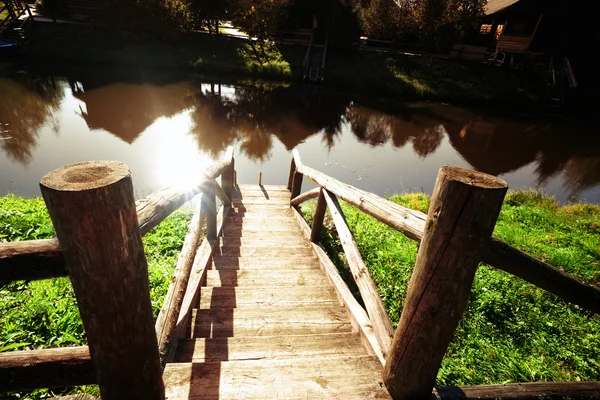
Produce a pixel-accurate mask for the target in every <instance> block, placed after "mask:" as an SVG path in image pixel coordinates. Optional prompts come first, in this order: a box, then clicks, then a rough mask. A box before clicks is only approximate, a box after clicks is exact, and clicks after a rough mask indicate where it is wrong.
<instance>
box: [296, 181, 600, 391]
mask: <svg viewBox="0 0 600 400" xmlns="http://www.w3.org/2000/svg"><path fill="white" fill-rule="evenodd" d="M389 199H390V200H391V201H393V202H395V203H398V204H401V205H403V206H405V207H409V208H414V209H419V210H421V211H423V212H426V211H427V208H428V205H429V200H428V199H427V197H426V196H425V195H423V194H404V195H394V196H391V197H390V198H389ZM312 207H314V204H313V205H312V206H307V207H304V208H303V211H304V213H305V215H306V214H309V215H312ZM342 207H343V210H344V213H345V214H346V218H347V221H348V224H349V226H350V229H351V230H352V232H353V234H354V237H355V239H356V242H357V244H358V246H359V249H360V252H361V254H362V256H363V258H364V260H365V263H366V264H367V266H368V267H369V271H370V273H371V276H372V277H373V280H374V281H375V283H376V284H377V286H378V288H379V291H380V295H381V297H382V299H383V301H384V304H385V306H386V308H387V311H388V314H389V316H390V318H391V320H392V322H393V323H394V324H396V323H397V322H398V320H399V317H400V312H401V311H402V306H403V302H404V298H405V295H406V290H407V285H408V281H409V279H410V274H411V273H412V268H413V266H414V263H415V260H416V254H417V243H416V242H414V241H412V240H410V239H408V238H406V237H405V236H404V235H402V234H400V233H398V232H396V231H395V230H393V229H391V228H389V227H387V226H385V225H384V224H382V223H380V222H378V221H376V220H375V219H374V218H371V217H369V216H367V215H365V214H363V213H361V212H360V211H358V210H356V209H355V208H353V207H351V206H349V205H347V204H343V206H342ZM325 226H326V227H327V228H328V231H327V232H326V233H325V235H324V245H323V246H324V248H325V249H326V251H327V252H328V254H329V255H330V256H331V257H332V258H333V259H336V260H337V262H338V266H339V265H340V263H343V258H340V257H339V252H340V251H341V246H340V245H339V242H337V237H336V236H335V235H334V234H333V231H332V225H331V223H326V224H325ZM599 226H600V207H599V206H596V205H591V204H585V203H578V204H570V205H566V206H560V205H559V204H558V203H557V202H556V200H555V199H553V198H551V197H548V196H545V195H543V194H541V193H539V192H534V191H511V192H509V194H508V195H507V197H506V200H505V202H504V206H503V208H502V211H501V214H500V218H499V220H498V223H497V224H496V229H495V231H494V235H495V236H496V237H498V238H500V239H502V240H504V241H506V242H507V243H509V244H511V245H513V246H515V247H517V248H519V249H521V250H523V251H526V252H528V253H529V254H531V255H533V256H535V257H538V258H541V259H543V260H545V261H546V262H548V263H550V264H552V265H554V266H556V267H560V268H563V269H564V270H565V271H567V272H569V273H571V274H574V275H576V276H578V277H580V278H583V279H585V280H587V281H588V282H592V283H595V284H599V283H600V265H599V263H600V229H599V228H598V227H599ZM341 268H342V270H343V268H344V266H343V265H342V266H341ZM599 378H600V317H598V316H593V315H590V313H589V312H587V311H585V310H583V309H581V308H580V307H578V306H575V305H572V304H570V303H566V302H564V301H562V300H561V299H559V298H557V297H556V296H554V295H552V294H550V293H548V292H546V291H544V290H542V289H539V288H537V287H535V286H533V285H531V284H529V283H527V282H525V281H523V280H521V279H519V278H516V277H514V276H512V275H509V274H507V273H505V272H503V271H500V270H497V269H495V268H492V267H490V266H487V265H484V264H482V265H481V266H480V267H479V269H478V272H477V274H476V277H475V281H474V284H473V288H472V291H471V297H470V300H469V305H468V307H467V310H466V312H465V315H464V317H463V319H462V320H461V321H460V323H459V326H458V328H457V330H456V333H455V336H454V339H453V341H452V343H451V344H450V347H449V349H448V352H447V354H446V356H445V358H444V361H443V362H442V367H441V369H440V371H439V374H438V381H437V383H438V384H441V385H456V384H493V383H508V382H529V381H579V380H598V379H599Z"/></svg>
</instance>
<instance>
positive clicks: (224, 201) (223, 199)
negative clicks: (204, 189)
mask: <svg viewBox="0 0 600 400" xmlns="http://www.w3.org/2000/svg"><path fill="white" fill-rule="evenodd" d="M211 183H212V186H213V188H214V191H215V195H216V196H217V197H218V198H219V200H221V203H222V204H224V205H231V199H230V198H229V197H228V196H227V195H226V194H225V191H224V190H223V188H222V187H221V186H220V185H219V184H218V183H217V181H215V180H213V182H211Z"/></svg>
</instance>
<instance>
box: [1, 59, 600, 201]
mask: <svg viewBox="0 0 600 400" xmlns="http://www.w3.org/2000/svg"><path fill="white" fill-rule="evenodd" d="M227 146H234V148H235V156H236V169H237V179H238V182H239V183H252V184H256V183H257V181H258V175H259V172H261V171H262V172H263V183H264V184H286V183H287V177H288V171H289V165H290V159H291V155H290V152H291V150H292V149H294V148H296V149H298V151H299V152H300V155H301V157H302V160H303V162H304V163H305V164H306V165H308V166H311V167H313V168H316V169H318V170H320V171H322V172H324V173H326V174H329V175H331V176H333V177H335V178H337V179H340V180H341V181H343V182H346V183H348V184H351V185H354V186H357V187H359V188H361V189H365V190H368V191H372V192H375V193H378V194H385V193H386V192H387V193H394V192H403V191H424V192H427V193H431V191H432V189H433V185H434V183H435V179H436V176H437V171H438V169H439V168H440V167H441V166H443V165H457V166H460V167H465V168H473V169H477V170H480V171H484V172H487V173H490V174H493V175H498V176H500V177H502V178H503V179H505V180H506V181H507V182H508V184H509V186H510V187H511V188H513V189H518V188H537V189H540V190H543V191H544V192H545V193H548V194H551V195H554V196H556V197H557V198H558V199H559V200H560V201H562V202H566V201H569V200H573V199H578V200H582V199H584V200H587V201H589V202H593V203H600V135H599V132H598V129H597V128H596V126H595V125H593V124H591V123H582V122H576V121H567V120H564V119H561V118H559V117H544V118H542V117H524V116H511V117H510V118H507V117H505V116H498V115H493V114H489V113H482V112H478V111H471V110H466V109H460V108H456V107H452V106H448V105H442V104H404V103H402V101H401V99H391V100H390V99H388V100H369V99H365V98H361V97H353V96H348V95H338V94H335V93H331V92H328V91H326V90H325V89H322V88H316V87H311V86H302V85H283V84H276V83H270V82H267V83H265V82H262V83H256V82H249V83H248V84H236V85H229V84H224V83H219V82H214V81H213V82H209V81H203V80H202V79H200V78H195V79H194V80H178V79H173V78H168V79H156V78H155V77H152V79H145V78H142V79H139V78H137V79H135V80H131V79H129V78H127V79H123V78H121V77H119V76H116V75H115V76H111V75H110V74H108V76H107V74H106V73H104V74H96V73H88V72H86V71H80V72H78V73H75V74H63V75H60V76H52V77H47V76H41V75H37V74H31V73H24V72H16V71H12V72H8V73H6V71H5V73H4V77H1V76H0V147H1V149H0V194H5V193H7V192H9V191H11V192H14V193H16V194H18V195H22V196H34V195H39V193H40V192H39V188H38V183H39V180H40V178H41V177H42V176H43V175H45V174H46V173H47V172H49V171H51V170H53V169H55V168H58V167H61V166H63V165H66V164H70V163H74V162H79V161H87V160H108V159H110V160H118V161H122V162H124V163H126V164H127V165H128V166H129V167H130V168H131V171H132V174H133V181H134V187H135V190H136V196H138V197H140V196H144V195H147V194H149V193H151V192H153V191H155V190H158V189H161V188H163V187H165V186H168V185H172V184H175V183H186V182H193V180H194V178H196V177H197V176H198V174H199V173H200V172H201V171H202V170H203V169H204V168H206V167H207V166H208V165H210V164H211V163H212V162H214V160H216V159H218V158H219V157H220V156H221V155H222V154H223V153H224V151H225V149H226V148H227ZM305 185H308V183H305Z"/></svg>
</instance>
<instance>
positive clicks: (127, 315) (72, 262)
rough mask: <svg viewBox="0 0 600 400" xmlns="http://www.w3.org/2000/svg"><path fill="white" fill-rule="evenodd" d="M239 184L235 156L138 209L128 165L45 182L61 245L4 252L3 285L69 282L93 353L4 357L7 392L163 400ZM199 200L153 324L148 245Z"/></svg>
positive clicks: (70, 350)
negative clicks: (94, 390) (92, 392)
mask: <svg viewBox="0 0 600 400" xmlns="http://www.w3.org/2000/svg"><path fill="white" fill-rule="evenodd" d="M219 176H221V186H220V185H219V184H218V183H217V182H216V180H215V178H217V177H219ZM234 176H235V163H234V158H233V149H232V148H229V149H228V151H227V153H226V155H225V158H224V160H223V161H221V162H218V163H216V164H214V165H213V166H211V167H210V168H208V169H207V170H206V171H204V173H203V174H202V176H201V177H200V179H199V181H198V183H197V184H196V185H195V186H193V187H191V188H190V187H170V188H167V189H164V190H162V191H159V192H157V193H155V194H152V195H150V196H148V197H147V198H145V199H142V200H140V201H138V202H137V203H134V199H133V186H132V183H131V176H130V173H129V169H128V168H127V167H126V166H125V165H124V164H121V163H116V162H92V163H81V164H75V165H71V166H67V167H63V168H60V169H58V170H55V171H53V172H51V173H50V174H48V175H46V176H45V177H44V178H43V179H42V182H41V183H40V187H41V190H42V195H43V197H44V201H45V202H46V205H47V207H48V211H49V213H50V217H51V219H52V222H53V224H54V227H55V230H56V233H57V237H58V239H50V240H34V241H27V242H17V243H1V244H0V281H12V280H34V279H48V278H54V277H59V276H68V277H69V279H70V280H71V283H72V285H73V288H74V292H75V296H76V299H77V303H78V307H79V311H80V314H81V318H82V320H83V325H84V328H85V331H86V336H87V339H88V343H89V346H79V347H66V348H55V349H44V350H35V351H16V352H7V353H0V393H1V392H6V391H22V390H31V389H37V388H52V387H64V386H75V385H82V384H91V383H97V384H98V385H99V386H100V391H101V395H102V398H103V399H104V400H110V399H122V398H139V399H142V398H143V399H164V396H165V394H164V387H163V385H162V369H163V368H164V365H165V363H166V362H168V361H169V360H170V359H171V358H172V356H173V353H174V349H175V348H176V346H177V342H178V340H179V338H181V337H182V336H183V335H184V334H185V326H186V325H187V323H188V322H189V318H190V316H191V312H192V308H193V304H194V301H196V300H197V297H198V290H199V286H200V285H199V284H200V281H201V279H202V278H203V276H204V274H205V270H206V268H207V265H208V262H209V260H210V257H211V254H212V252H213V249H214V247H215V246H216V245H217V238H218V235H219V234H220V230H221V229H222V224H223V221H224V219H225V216H226V213H227V212H228V211H229V209H230V205H231V200H230V199H231V191H232V187H233V185H234ZM200 193H201V194H202V200H201V201H200V205H199V207H198V209H197V210H196V211H195V213H194V216H193V217H192V220H191V222H190V225H189V227H188V232H187V234H186V237H185V239H184V245H183V249H182V251H181V253H180V256H179V259H178V261H177V266H176V270H175V273H174V277H173V279H172V281H171V284H170V286H169V290H168V293H167V296H166V299H165V302H164V304H163V307H162V308H161V310H160V314H159V316H158V319H157V320H156V322H154V320H153V316H152V308H151V303H150V289H149V283H148V269H147V264H146V258H145V256H144V252H143V244H142V240H141V237H142V235H144V234H145V233H147V232H148V231H150V230H151V229H152V228H154V227H155V226H157V225H158V224H159V223H160V222H162V221H163V220H164V219H165V218H166V217H168V216H169V215H170V214H171V213H172V212H173V211H175V210H176V209H177V208H179V207H180V206H181V205H183V204H184V203H186V202H187V201H189V200H191V199H192V198H194V197H195V196H196V195H198V194H200ZM216 196H218V197H219V198H220V199H221V201H222V203H223V207H221V210H220V211H219V213H217V207H216ZM204 221H206V229H205V231H206V235H205V238H204V240H202V241H201V239H202V232H203V230H202V227H203V224H204Z"/></svg>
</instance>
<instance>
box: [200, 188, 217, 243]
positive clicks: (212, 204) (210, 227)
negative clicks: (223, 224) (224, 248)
mask: <svg viewBox="0 0 600 400" xmlns="http://www.w3.org/2000/svg"><path fill="white" fill-rule="evenodd" d="M201 203H202V209H203V210H204V213H205V215H206V238H207V239H208V240H209V241H215V240H217V236H218V235H217V199H216V197H215V192H214V186H213V187H212V188H211V189H210V190H207V191H205V192H204V193H202V200H201Z"/></svg>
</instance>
